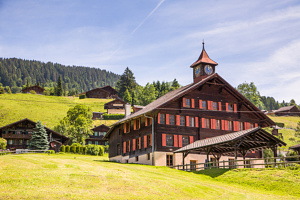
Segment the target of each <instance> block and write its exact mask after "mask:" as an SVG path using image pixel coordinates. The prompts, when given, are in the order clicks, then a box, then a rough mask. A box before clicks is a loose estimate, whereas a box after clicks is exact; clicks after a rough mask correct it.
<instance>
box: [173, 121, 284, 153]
mask: <svg viewBox="0 0 300 200" xmlns="http://www.w3.org/2000/svg"><path fill="white" fill-rule="evenodd" d="M235 141H239V143H240V144H239V148H242V149H245V150H249V149H252V150H258V149H260V148H263V149H264V148H269V146H268V145H270V144H272V145H276V146H285V145H286V143H284V142H283V141H281V140H279V139H278V138H276V137H274V136H273V135H271V134H270V133H268V132H267V131H265V130H263V129H262V128H261V127H256V128H252V129H248V130H243V131H238V132H234V133H228V134H225V135H221V136H216V137H211V138H207V139H203V140H197V141H195V142H193V143H192V144H188V145H186V146H184V147H182V148H180V149H178V150H176V151H174V153H180V152H188V151H200V152H203V151H205V148H208V147H210V148H211V152H214V153H232V152H234V151H235V147H234V145H233V143H234V142H235Z"/></svg>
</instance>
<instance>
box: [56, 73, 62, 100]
mask: <svg viewBox="0 0 300 200" xmlns="http://www.w3.org/2000/svg"><path fill="white" fill-rule="evenodd" d="M62 95H63V85H62V82H61V76H59V78H58V81H57V86H56V96H62Z"/></svg>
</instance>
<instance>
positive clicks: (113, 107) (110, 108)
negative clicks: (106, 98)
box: [104, 99, 127, 114]
mask: <svg viewBox="0 0 300 200" xmlns="http://www.w3.org/2000/svg"><path fill="white" fill-rule="evenodd" d="M126 104H127V102H125V101H123V100H122V99H115V100H113V101H110V102H108V103H106V104H104V109H106V110H107V114H125V105H126Z"/></svg>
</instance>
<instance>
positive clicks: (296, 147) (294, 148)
mask: <svg viewBox="0 0 300 200" xmlns="http://www.w3.org/2000/svg"><path fill="white" fill-rule="evenodd" d="M289 149H291V150H294V151H296V152H297V153H298V154H299V155H300V144H297V145H295V146H291V147H290V148H289Z"/></svg>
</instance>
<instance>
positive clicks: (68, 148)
mask: <svg viewBox="0 0 300 200" xmlns="http://www.w3.org/2000/svg"><path fill="white" fill-rule="evenodd" d="M66 153H70V146H69V145H67V146H66Z"/></svg>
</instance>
